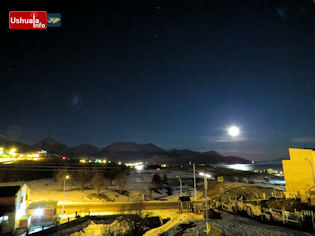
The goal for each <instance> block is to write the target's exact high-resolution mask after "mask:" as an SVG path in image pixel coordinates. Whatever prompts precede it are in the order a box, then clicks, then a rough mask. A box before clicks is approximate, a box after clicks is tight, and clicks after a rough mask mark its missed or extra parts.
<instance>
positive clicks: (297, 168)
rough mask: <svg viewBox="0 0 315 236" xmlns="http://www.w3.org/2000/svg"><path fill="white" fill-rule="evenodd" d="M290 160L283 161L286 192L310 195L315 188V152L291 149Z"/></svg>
mask: <svg viewBox="0 0 315 236" xmlns="http://www.w3.org/2000/svg"><path fill="white" fill-rule="evenodd" d="M289 153H290V160H283V161H282V165H283V173H284V179H285V182H286V191H287V192H290V193H297V194H298V193H300V194H308V193H309V191H310V189H311V188H312V187H313V186H314V181H313V174H312V167H311V165H310V163H309V162H308V161H307V160H306V158H307V159H308V160H310V162H311V163H312V165H313V171H314V173H315V169H314V167H315V151H313V150H312V149H298V148H290V149H289Z"/></svg>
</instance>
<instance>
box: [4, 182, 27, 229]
mask: <svg viewBox="0 0 315 236" xmlns="http://www.w3.org/2000/svg"><path fill="white" fill-rule="evenodd" d="M29 195H30V189H29V188H28V187H27V185H25V184H24V185H23V186H1V187H0V233H7V232H12V233H13V232H15V230H16V229H17V228H18V227H19V226H20V223H21V222H20V221H21V220H23V221H24V222H23V225H25V217H26V209H27V207H28V204H29ZM26 218H27V217H26Z"/></svg>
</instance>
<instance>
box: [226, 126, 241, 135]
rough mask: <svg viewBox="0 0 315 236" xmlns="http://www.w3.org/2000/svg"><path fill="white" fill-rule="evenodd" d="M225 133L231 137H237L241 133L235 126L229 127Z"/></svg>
mask: <svg viewBox="0 0 315 236" xmlns="http://www.w3.org/2000/svg"><path fill="white" fill-rule="evenodd" d="M227 131H228V134H229V135H230V136H232V137H237V136H239V135H240V133H241V131H240V128H239V127H237V126H231V127H229V128H228V130H227Z"/></svg>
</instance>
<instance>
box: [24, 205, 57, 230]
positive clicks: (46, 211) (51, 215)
mask: <svg viewBox="0 0 315 236" xmlns="http://www.w3.org/2000/svg"><path fill="white" fill-rule="evenodd" d="M26 212H27V214H28V215H31V216H32V220H31V223H32V224H36V223H40V225H44V224H45V225H51V224H53V222H54V220H55V219H56V217H57V201H36V202H32V203H31V204H30V205H29V206H28V208H27V210H26Z"/></svg>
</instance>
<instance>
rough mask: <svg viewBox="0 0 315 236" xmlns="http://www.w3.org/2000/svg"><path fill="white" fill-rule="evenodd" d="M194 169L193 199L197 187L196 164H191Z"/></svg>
mask: <svg viewBox="0 0 315 236" xmlns="http://www.w3.org/2000/svg"><path fill="white" fill-rule="evenodd" d="M193 171H194V193H195V201H197V189H196V165H195V164H193Z"/></svg>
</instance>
